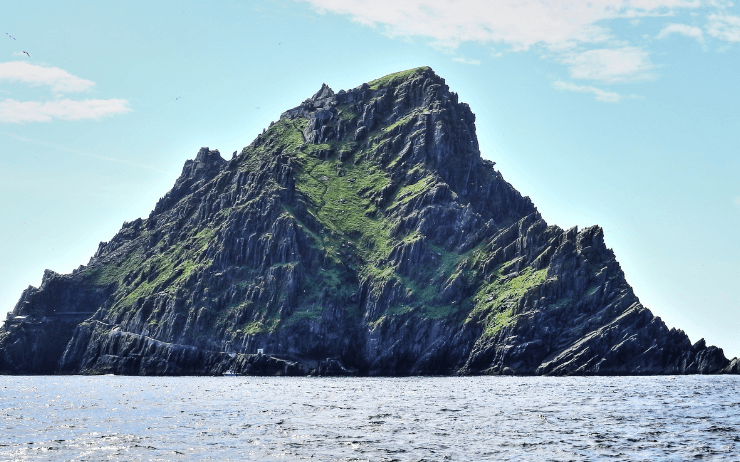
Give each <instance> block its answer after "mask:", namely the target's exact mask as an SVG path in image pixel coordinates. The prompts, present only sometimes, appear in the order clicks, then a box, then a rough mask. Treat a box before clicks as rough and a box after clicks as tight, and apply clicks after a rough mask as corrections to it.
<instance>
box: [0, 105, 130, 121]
mask: <svg viewBox="0 0 740 462" xmlns="http://www.w3.org/2000/svg"><path fill="white" fill-rule="evenodd" d="M127 105H128V102H127V101H126V100H124V99H86V100H84V101H73V100H70V99H62V100H56V101H50V102H45V103H42V102H38V101H15V100H12V99H6V100H5V101H2V102H0V122H5V123H24V122H49V121H51V120H52V119H62V120H82V119H99V118H101V117H104V116H108V115H113V114H122V113H125V112H128V111H130V110H131V109H130V108H128V107H127Z"/></svg>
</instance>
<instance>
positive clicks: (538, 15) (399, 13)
mask: <svg viewBox="0 0 740 462" xmlns="http://www.w3.org/2000/svg"><path fill="white" fill-rule="evenodd" d="M299 1H304V2H307V3H309V4H311V5H312V6H313V7H314V8H315V9H317V10H319V11H321V12H325V11H330V12H333V13H336V14H341V15H347V16H350V17H351V18H352V19H353V20H354V21H356V22H359V23H361V24H365V25H372V26H381V27H382V28H383V32H384V33H386V34H387V35H390V36H396V35H408V36H424V37H429V38H431V39H433V40H434V41H435V43H437V44H441V45H444V46H447V47H453V48H454V47H457V46H458V45H459V44H460V43H461V42H481V43H486V42H499V43H506V44H509V45H510V46H511V47H512V49H514V50H526V49H528V48H529V47H531V46H533V45H546V46H550V45H559V44H563V43H567V42H572V43H603V42H605V41H606V40H609V39H611V38H613V37H612V32H611V31H610V30H609V29H608V28H605V27H604V26H603V25H601V24H599V23H601V22H603V21H605V20H610V19H617V18H627V19H637V18H641V17H650V16H665V15H670V14H674V13H675V12H676V11H679V10H684V9H698V8H701V7H706V6H713V5H714V4H715V2H714V1H712V0H632V1H624V0H591V1H589V2H583V1H574V2H571V1H565V0H465V1H459V0H404V1H402V2H400V1H398V0H372V1H371V0H299Z"/></svg>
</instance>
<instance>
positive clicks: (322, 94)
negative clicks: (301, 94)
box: [311, 83, 334, 101]
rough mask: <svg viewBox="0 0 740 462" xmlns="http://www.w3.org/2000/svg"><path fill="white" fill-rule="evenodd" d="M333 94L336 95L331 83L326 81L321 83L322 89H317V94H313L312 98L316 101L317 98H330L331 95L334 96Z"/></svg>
mask: <svg viewBox="0 0 740 462" xmlns="http://www.w3.org/2000/svg"><path fill="white" fill-rule="evenodd" d="M332 96H334V90H332V89H331V88H330V87H329V85H327V84H325V83H322V84H321V89H320V90H319V91H317V92H316V93H315V94H314V95H313V96H312V97H311V99H312V100H314V101H316V100H319V99H324V98H330V97H332Z"/></svg>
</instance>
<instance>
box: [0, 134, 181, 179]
mask: <svg viewBox="0 0 740 462" xmlns="http://www.w3.org/2000/svg"><path fill="white" fill-rule="evenodd" d="M0 135H3V136H7V137H8V138H13V139H15V140H18V141H23V142H24V143H30V144H35V145H37V146H43V147H46V148H51V149H56V150H58V151H63V152H68V153H70V154H75V155H78V156H84V157H90V158H93V159H100V160H105V161H108V162H115V163H117V164H123V165H130V166H132V167H138V168H143V169H146V170H153V171H155V172H159V173H170V172H166V171H164V170H160V169H158V168H156V167H152V166H151V165H146V164H139V163H137V162H130V161H128V160H123V159H117V158H115V157H108V156H99V155H97V154H90V153H87V152H83V151H78V150H77V149H69V148H65V147H64V146H58V145H56V144H54V143H49V142H46V141H39V140H34V139H30V138H25V137H22V136H18V135H14V134H12V133H4V132H0Z"/></svg>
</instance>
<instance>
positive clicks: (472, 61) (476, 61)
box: [452, 58, 480, 66]
mask: <svg viewBox="0 0 740 462" xmlns="http://www.w3.org/2000/svg"><path fill="white" fill-rule="evenodd" d="M452 60H453V61H454V62H456V63H463V64H473V65H475V66H479V65H480V60H479V59H470V58H453V59H452Z"/></svg>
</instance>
